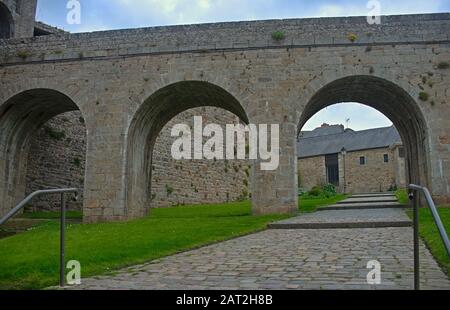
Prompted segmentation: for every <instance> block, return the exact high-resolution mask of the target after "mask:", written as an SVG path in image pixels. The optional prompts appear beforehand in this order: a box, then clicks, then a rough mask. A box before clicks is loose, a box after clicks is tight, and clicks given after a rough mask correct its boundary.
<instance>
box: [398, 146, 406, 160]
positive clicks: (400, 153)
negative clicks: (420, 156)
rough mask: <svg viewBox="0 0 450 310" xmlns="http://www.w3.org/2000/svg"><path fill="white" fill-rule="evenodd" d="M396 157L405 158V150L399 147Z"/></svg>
mask: <svg viewBox="0 0 450 310" xmlns="http://www.w3.org/2000/svg"><path fill="white" fill-rule="evenodd" d="M398 157H400V158H405V148H404V147H401V148H399V149H398Z"/></svg>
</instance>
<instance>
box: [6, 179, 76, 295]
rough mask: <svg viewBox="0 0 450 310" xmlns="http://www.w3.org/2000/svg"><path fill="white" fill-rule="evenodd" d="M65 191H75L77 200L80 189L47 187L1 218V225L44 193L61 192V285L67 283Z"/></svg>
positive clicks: (53, 193) (31, 195)
mask: <svg viewBox="0 0 450 310" xmlns="http://www.w3.org/2000/svg"><path fill="white" fill-rule="evenodd" d="M65 193H74V194H75V200H77V199H78V189H77V188H63V189H47V190H40V191H36V192H34V193H32V194H30V195H29V196H28V197H27V198H25V199H24V200H23V201H22V202H21V203H19V204H18V205H17V206H16V207H14V208H13V209H12V210H10V211H9V212H8V213H7V214H6V215H5V216H4V217H3V218H0V226H1V225H3V224H5V223H6V222H7V221H9V220H10V219H11V218H13V217H14V216H15V215H16V214H17V213H18V212H19V211H21V210H22V209H23V208H25V206H26V205H27V204H28V203H29V202H30V201H31V200H32V199H33V198H35V197H39V196H42V195H55V194H61V223H60V258H59V260H60V262H59V263H60V267H59V273H60V274H59V284H60V285H61V287H64V285H65V227H66V197H65Z"/></svg>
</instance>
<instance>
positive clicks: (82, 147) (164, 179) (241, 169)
mask: <svg viewBox="0 0 450 310" xmlns="http://www.w3.org/2000/svg"><path fill="white" fill-rule="evenodd" d="M194 116H202V117H203V123H204V126H205V125H206V124H210V123H215V124H234V123H236V119H237V118H236V116H235V115H234V114H232V113H230V112H228V111H226V110H223V109H218V108H211V107H204V108H197V109H191V110H188V111H186V112H184V113H181V114H179V115H178V116H177V117H176V118H174V119H173V120H172V121H170V122H169V123H168V124H167V125H166V126H165V127H164V129H163V130H162V132H161V133H160V135H159V137H158V138H157V140H156V145H155V149H154V153H153V165H152V166H153V168H152V185H151V193H152V203H151V205H152V207H168V206H172V205H187V204H208V203H224V202H230V201H237V200H243V199H248V198H249V195H250V192H249V182H250V181H249V176H250V165H249V162H248V161H225V160H216V161H214V160H213V161H209V160H192V161H191V160H182V161H177V160H173V159H172V157H171V146H172V143H173V141H175V139H176V138H174V137H171V128H172V126H173V125H175V124H180V123H183V124H188V125H189V126H191V127H192V125H193V117H194ZM85 130H86V129H85V126H84V122H83V119H82V118H81V113H80V112H78V111H77V112H69V113H65V114H63V115H60V116H57V117H55V118H53V119H52V120H50V121H49V122H48V123H47V124H46V125H45V126H44V127H43V128H42V129H41V130H40V131H39V132H38V133H37V135H36V137H35V138H34V140H33V141H32V144H31V150H30V154H29V159H28V167H27V194H30V193H32V192H34V191H36V190H39V189H45V188H61V187H77V188H80V189H83V185H84V168H85V153H86V132H85ZM61 132H64V137H59V136H58V135H60V133H61ZM82 202H83V196H82V195H80V199H79V200H78V202H74V201H69V202H68V208H69V209H70V210H80V209H81V208H82ZM59 207H60V198H59V195H56V196H47V197H42V198H39V199H35V200H34V201H33V203H32V205H31V206H30V207H29V210H33V211H38V210H40V211H42V210H45V211H56V210H58V209H59Z"/></svg>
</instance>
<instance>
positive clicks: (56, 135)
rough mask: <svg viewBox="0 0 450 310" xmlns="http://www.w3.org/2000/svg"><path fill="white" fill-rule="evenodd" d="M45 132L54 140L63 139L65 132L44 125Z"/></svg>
mask: <svg viewBox="0 0 450 310" xmlns="http://www.w3.org/2000/svg"><path fill="white" fill-rule="evenodd" d="M44 131H45V133H46V134H47V135H48V136H49V137H50V138H52V139H54V140H59V141H60V140H63V139H64V138H65V137H66V132H65V131H64V130H57V129H54V128H52V127H50V126H44Z"/></svg>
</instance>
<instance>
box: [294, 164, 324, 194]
mask: <svg viewBox="0 0 450 310" xmlns="http://www.w3.org/2000/svg"><path fill="white" fill-rule="evenodd" d="M298 175H299V184H300V187H301V188H304V189H306V190H311V189H312V188H313V187H314V186H316V185H321V184H325V183H326V182H327V176H326V171H325V156H318V157H309V158H301V159H299V161H298Z"/></svg>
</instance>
